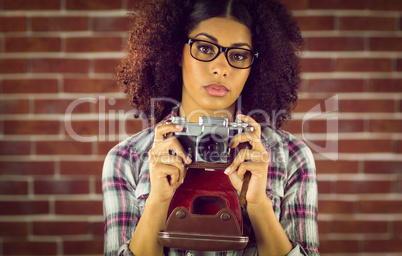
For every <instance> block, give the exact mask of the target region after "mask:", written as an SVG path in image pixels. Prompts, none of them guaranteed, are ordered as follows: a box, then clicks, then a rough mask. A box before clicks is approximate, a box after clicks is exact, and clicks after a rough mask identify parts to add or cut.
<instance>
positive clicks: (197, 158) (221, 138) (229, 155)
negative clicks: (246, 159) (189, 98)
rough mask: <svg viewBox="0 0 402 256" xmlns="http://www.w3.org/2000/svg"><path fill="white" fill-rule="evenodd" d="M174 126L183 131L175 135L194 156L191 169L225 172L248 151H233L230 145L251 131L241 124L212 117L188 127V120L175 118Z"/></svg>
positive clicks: (201, 118)
mask: <svg viewBox="0 0 402 256" xmlns="http://www.w3.org/2000/svg"><path fill="white" fill-rule="evenodd" d="M172 123H174V124H179V125H181V126H183V127H184V129H183V130H182V131H181V132H176V133H174V134H173V135H174V136H175V137H176V138H177V139H178V140H179V142H180V144H181V145H182V146H183V148H184V150H186V152H187V153H188V154H190V155H191V158H192V163H191V164H190V165H189V167H191V168H207V169H208V168H211V169H218V168H226V167H227V166H229V165H230V163H231V162H233V159H234V157H235V156H236V155H237V153H238V151H239V150H240V149H241V148H244V147H245V146H240V147H236V148H235V149H231V148H229V143H230V141H231V140H232V139H233V137H234V136H235V135H236V134H239V133H243V132H245V131H247V130H251V128H252V127H250V126H248V125H247V124H245V123H243V122H241V121H237V122H234V123H229V121H228V119H227V118H224V117H209V116H201V117H200V118H199V122H198V123H187V122H186V118H185V117H174V118H173V119H172Z"/></svg>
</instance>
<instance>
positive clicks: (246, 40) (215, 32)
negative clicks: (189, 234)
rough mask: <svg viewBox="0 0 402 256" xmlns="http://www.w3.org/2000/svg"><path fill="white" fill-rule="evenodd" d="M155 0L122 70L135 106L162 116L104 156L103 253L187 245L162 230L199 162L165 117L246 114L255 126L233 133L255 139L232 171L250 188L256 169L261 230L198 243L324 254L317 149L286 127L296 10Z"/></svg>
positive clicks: (250, 218) (251, 217)
mask: <svg viewBox="0 0 402 256" xmlns="http://www.w3.org/2000/svg"><path fill="white" fill-rule="evenodd" d="M145 2H147V3H146V5H144V6H143V7H142V8H141V9H140V11H139V12H138V13H136V14H135V15H134V17H133V18H134V22H133V27H132V29H131V33H130V37H129V38H128V43H127V46H126V52H127V55H126V57H125V58H124V59H123V60H122V62H121V64H120V65H119V68H118V74H117V79H118V80H119V82H120V83H121V84H122V87H123V89H124V92H125V93H127V95H128V96H129V98H130V102H131V104H132V106H133V107H134V108H136V109H138V110H139V111H141V113H142V116H143V117H144V116H145V118H149V119H154V120H156V121H157V123H158V124H157V125H156V126H155V127H150V128H147V129H145V130H143V131H142V132H140V133H138V134H136V135H133V136H132V137H130V138H128V139H126V140H125V141H123V142H122V143H120V144H119V145H117V146H116V147H115V148H113V149H112V150H111V151H110V152H109V154H108V156H107V157H106V160H105V164H104V170H103V179H102V183H103V196H104V214H105V255H124V254H127V255H129V254H134V255H136V256H140V255H146V256H149V255H163V254H165V255H185V253H186V252H185V251H181V250H178V249H174V248H163V246H162V245H161V244H160V243H159V241H158V231H161V230H163V228H164V225H165V221H166V217H167V212H168V207H169V204H170V201H171V198H172V195H173V193H174V191H175V190H176V189H177V188H178V187H179V186H180V185H181V184H182V183H183V182H184V178H185V176H186V170H187V169H186V165H188V164H190V163H191V158H190V157H189V155H188V153H187V152H186V151H185V150H183V148H182V146H181V144H180V143H179V142H178V140H177V139H176V138H175V137H171V136H167V135H168V134H171V133H173V132H178V131H181V130H182V129H183V127H181V126H179V125H174V124H171V123H168V122H166V120H167V119H168V118H170V117H171V116H182V117H186V118H187V122H198V117H199V116H222V117H227V118H229V120H231V121H234V119H236V118H237V119H239V120H241V121H243V122H245V123H247V124H248V125H249V126H251V127H253V128H254V129H252V130H251V131H248V132H245V133H242V134H239V135H236V136H235V137H234V139H233V141H232V143H231V145H230V146H231V147H232V148H235V147H236V146H238V145H239V143H241V142H248V143H250V145H251V149H248V150H243V151H241V152H240V153H239V154H238V155H237V157H236V159H235V160H234V161H233V163H232V164H231V165H230V166H229V167H228V168H227V169H226V170H225V174H227V175H228V176H229V178H230V181H231V183H232V185H233V187H234V188H236V189H237V190H240V189H241V187H242V183H243V177H244V174H245V172H246V171H249V172H251V178H250V182H249V186H248V190H247V192H246V200H247V211H244V214H243V218H244V223H247V224H245V227H244V230H245V233H247V234H249V235H253V237H255V242H250V243H249V244H248V245H247V247H246V248H245V249H244V250H239V251H230V252H210V253H209V254H208V253H201V252H195V255H275V256H276V255H318V254H319V253H318V234H317V184H316V175H315V166H314V161H313V158H312V154H311V151H310V150H309V149H308V148H307V146H306V145H305V144H304V143H302V142H301V141H299V140H298V139H296V138H295V137H293V136H292V135H291V134H289V133H286V132H284V131H282V130H280V128H282V126H283V125H284V124H285V123H286V121H287V120H288V119H289V118H290V111H291V109H292V108H293V107H294V105H295V103H296V100H297V93H296V90H297V88H298V86H299V82H300V78H299V76H300V73H299V60H298V57H297V55H296V52H295V51H296V48H298V47H299V48H300V47H301V45H302V44H303V40H302V38H301V35H300V31H299V30H298V28H297V25H296V23H295V21H294V19H293V18H292V16H291V14H290V13H289V12H288V11H287V10H286V8H285V7H284V6H283V5H282V4H280V3H279V2H278V1H276V0H255V1H250V0H193V1H190V0H187V1H177V0H170V1H169V0H166V1H165V0H164V1H160V0H156V1H145ZM171 103H173V105H176V104H177V103H180V104H177V105H176V106H171ZM169 104H170V105H169ZM240 113H243V114H240ZM267 124H269V125H267ZM172 150H173V151H174V152H175V153H176V154H174V155H173V154H171V151H172ZM266 156H269V157H266Z"/></svg>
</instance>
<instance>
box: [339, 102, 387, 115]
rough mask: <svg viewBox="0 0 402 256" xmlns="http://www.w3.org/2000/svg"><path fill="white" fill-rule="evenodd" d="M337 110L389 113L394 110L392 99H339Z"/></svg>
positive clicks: (344, 111) (343, 111)
mask: <svg viewBox="0 0 402 256" xmlns="http://www.w3.org/2000/svg"><path fill="white" fill-rule="evenodd" d="M339 110H340V111H341V112H342V113H346V112H356V113H364V112H373V113H381V112H385V113H390V112H394V111H395V104H394V102H393V101H392V100H341V101H340V102H339Z"/></svg>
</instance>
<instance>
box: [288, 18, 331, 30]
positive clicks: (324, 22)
mask: <svg viewBox="0 0 402 256" xmlns="http://www.w3.org/2000/svg"><path fill="white" fill-rule="evenodd" d="M296 20H297V22H298V24H299V27H300V29H301V30H302V31H313V30H316V31H325V30H334V29H335V18H334V17H332V16H296Z"/></svg>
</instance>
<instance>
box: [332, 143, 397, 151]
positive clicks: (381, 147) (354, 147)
mask: <svg viewBox="0 0 402 256" xmlns="http://www.w3.org/2000/svg"><path fill="white" fill-rule="evenodd" d="M339 152H342V153H372V152H383V153H385V152H393V141H392V140H341V141H339Z"/></svg>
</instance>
